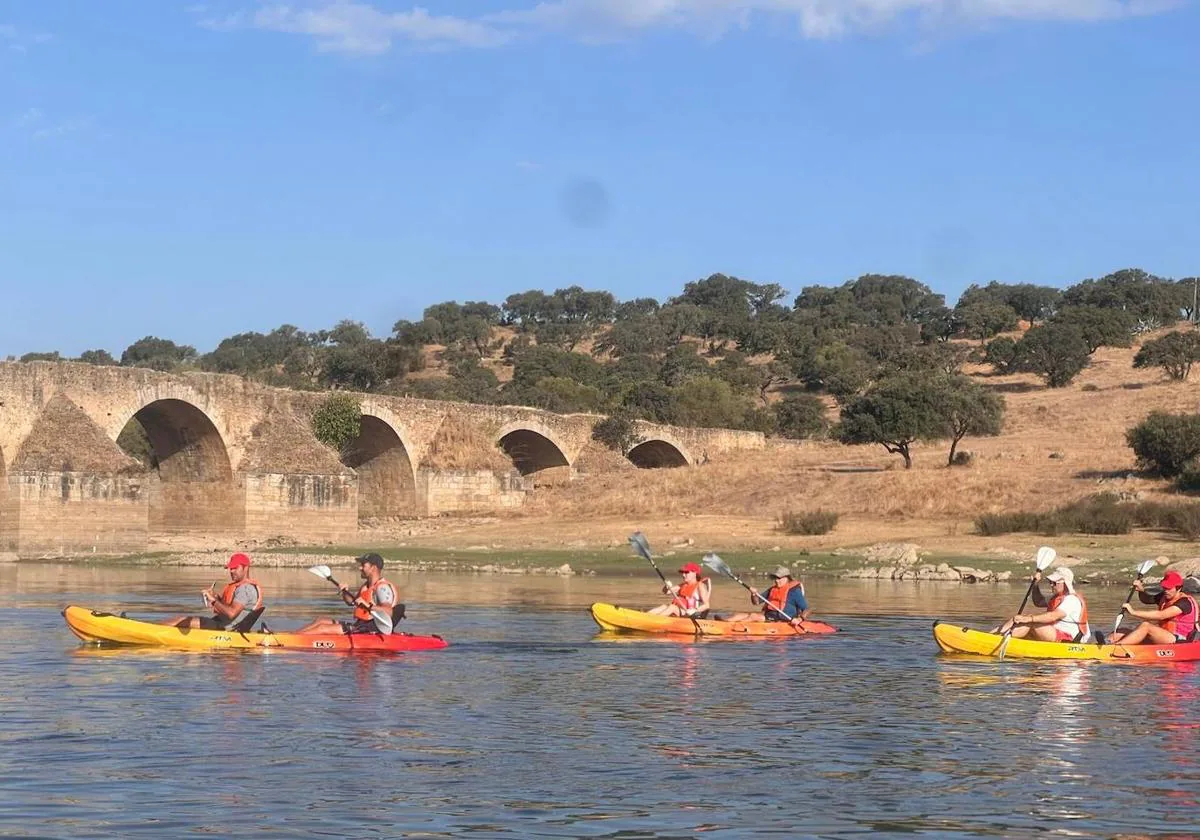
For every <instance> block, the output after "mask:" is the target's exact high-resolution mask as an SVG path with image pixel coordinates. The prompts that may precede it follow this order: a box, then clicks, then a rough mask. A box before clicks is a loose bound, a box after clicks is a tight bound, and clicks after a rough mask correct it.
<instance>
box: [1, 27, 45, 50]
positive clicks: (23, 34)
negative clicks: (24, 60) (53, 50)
mask: <svg viewBox="0 0 1200 840" xmlns="http://www.w3.org/2000/svg"><path fill="white" fill-rule="evenodd" d="M51 40H53V39H52V38H51V37H50V35H48V34H47V33H45V32H30V31H29V30H26V29H21V28H19V27H16V26H13V25H12V24H10V23H0V43H4V44H6V45H7V46H8V49H9V50H10V51H11V52H19V53H23V52H28V51H29V48H30V47H33V46H37V45H39V44H46V43H49V42H50V41H51Z"/></svg>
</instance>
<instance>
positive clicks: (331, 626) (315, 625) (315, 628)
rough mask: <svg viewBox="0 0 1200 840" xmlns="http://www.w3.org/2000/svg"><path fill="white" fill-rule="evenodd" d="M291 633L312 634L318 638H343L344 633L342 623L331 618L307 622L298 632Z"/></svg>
mask: <svg viewBox="0 0 1200 840" xmlns="http://www.w3.org/2000/svg"><path fill="white" fill-rule="evenodd" d="M290 632H292V633H313V634H316V635H318V636H344V635H345V633H346V630H345V628H343V627H342V623H341V622H340V621H337V620H335V619H332V618H318V619H317V620H316V621H312V622H309V623H308V624H306V625H304V626H303V627H301V628H300V629H299V630H292V631H290Z"/></svg>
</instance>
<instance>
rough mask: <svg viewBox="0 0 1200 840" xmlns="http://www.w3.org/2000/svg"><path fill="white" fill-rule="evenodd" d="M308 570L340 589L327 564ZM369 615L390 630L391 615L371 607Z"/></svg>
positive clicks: (311, 567) (340, 586)
mask: <svg viewBox="0 0 1200 840" xmlns="http://www.w3.org/2000/svg"><path fill="white" fill-rule="evenodd" d="M308 570H309V571H310V572H312V573H313V574H314V575H316V576H317V577H319V578H325V580H327V581H329V582H330V583H332V584H333V585H334V586H336V587H337V588H338V591H339V592H340V591H341V589H342V585H341V584H340V583H338V582H337V581H336V580H334V579H333V572H332V571H330V569H329V567H328V566H310V567H309V569H308ZM371 617H372V618H373V619H375V620H376V621H377V622H379V626H381V627H386V628H388V632H391V629H392V617H391V616H390V615H386V614H385V613H383V612H381V611H379V610H377V609H372V610H371Z"/></svg>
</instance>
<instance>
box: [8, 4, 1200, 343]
mask: <svg viewBox="0 0 1200 840" xmlns="http://www.w3.org/2000/svg"><path fill="white" fill-rule="evenodd" d="M427 5H428V6H429V7H430V8H431V11H428V12H426V11H421V10H420V9H414V7H413V6H411V5H408V4H406V3H401V2H391V0H376V2H374V3H373V4H372V3H370V2H366V0H364V2H353V3H352V2H330V0H308V1H307V2H306V1H305V0H293V1H292V2H290V3H258V2H255V0H219V2H207V3H203V4H200V3H196V4H187V3H179V4H176V3H171V2H167V1H166V0H162V2H158V0H105V2H103V3H98V2H75V3H47V2H44V0H5V1H4V2H2V3H0V278H2V280H3V286H4V291H3V294H2V295H0V301H2V304H0V306H2V307H3V308H2V310H0V317H2V319H0V325H2V326H0V357H2V356H4V355H7V354H21V353H24V352H28V351H32V350H51V349H57V350H60V351H62V352H64V353H67V354H77V353H78V352H80V351H82V350H84V349H87V348H92V347H103V348H106V349H109V350H110V351H112V352H113V353H115V354H119V353H120V351H121V350H122V349H123V348H124V347H126V346H127V345H128V344H130V343H131V342H133V341H135V340H136V339H138V338H140V337H142V336H144V335H148V334H154V335H159V336H161V337H166V338H171V339H174V340H176V341H179V342H182V343H189V344H193V345H195V346H196V347H197V348H198V349H200V350H201V351H206V350H209V349H211V348H212V347H213V346H215V344H216V343H217V342H218V341H219V340H220V339H221V338H222V337H224V336H228V335H231V334H233V333H236V332H241V331H245V330H263V331H265V330H269V329H272V328H274V327H275V326H278V325H279V324H281V323H285V322H286V323H293V324H296V325H298V326H300V327H302V328H305V329H318V328H321V327H328V326H332V325H333V324H334V323H335V322H336V321H338V320H340V319H342V318H352V319H355V320H361V321H363V322H365V323H366V324H367V326H368V327H369V328H370V329H371V330H372V331H373V332H374V333H375V334H377V335H386V334H387V333H388V332H389V331H390V329H391V325H392V323H393V322H394V321H396V320H397V319H399V318H416V317H419V315H420V312H421V310H422V309H423V308H424V307H425V306H427V305H429V304H431V303H435V302H438V301H442V300H449V299H457V300H460V301H462V300H468V299H472V300H478V299H483V300H490V301H493V302H496V303H499V302H501V301H502V300H503V299H504V297H506V296H507V295H508V294H510V293H512V292H516V291H523V290H525V289H530V288H544V289H547V290H550V289H554V288H557V287H561V286H568V285H572V284H579V285H582V286H584V287H587V288H604V289H609V290H611V291H613V292H614V293H615V294H616V295H617V296H618V297H619V298H622V299H624V298H631V297H637V296H643V295H651V296H655V297H658V298H660V299H663V298H666V297H667V296H669V295H672V294H675V293H677V292H678V291H679V290H680V289H681V288H682V286H683V284H684V283H686V282H688V281H690V280H694V279H698V278H700V277H703V276H706V275H708V274H710V273H713V272H717V271H723V272H726V273H731V274H737V275H738V276H741V277H744V278H746V279H750V280H754V281H757V282H764V283H766V282H773V283H779V284H780V285H782V286H784V287H785V288H787V289H789V290H790V291H791V292H792V293H795V292H797V291H798V290H799V289H800V288H801V287H802V286H804V285H809V284H814V283H821V284H829V285H832V284H840V283H842V282H844V281H846V280H848V279H851V278H853V277H855V276H858V275H859V274H862V273H866V272H888V273H904V274H908V275H910V276H913V277H916V278H918V279H920V280H922V281H924V282H926V283H928V284H929V285H931V286H932V287H933V288H934V289H935V290H937V291H939V292H942V293H944V294H946V295H947V297H948V299H949V300H950V301H951V302H953V300H954V298H955V297H956V296H957V294H958V293H959V292H960V291H961V290H962V289H963V288H964V287H965V286H966V285H967V284H969V283H972V282H977V283H985V282H987V281H989V280H993V279H994V280H1001V281H1006V282H1037V283H1047V284H1053V285H1068V284H1070V283H1073V282H1076V281H1078V280H1080V279H1083V278H1085V277H1089V276H1099V275H1102V274H1104V273H1107V272H1108V271H1112V270H1115V269H1118V268H1122V267H1127V266H1140V267H1144V268H1146V269H1147V270H1150V271H1153V272H1156V273H1159V274H1163V275H1166V276H1175V277H1182V276H1189V275H1192V274H1195V273H1197V272H1200V250H1198V249H1197V247H1196V245H1195V243H1196V241H1197V234H1198V232H1200V212H1198V210H1197V200H1198V196H1200V109H1198V108H1197V107H1196V103H1197V102H1200V50H1198V49H1197V48H1196V44H1197V43H1200V8H1198V7H1197V6H1198V5H1200V4H1197V3H1195V2H1187V0H1182V2H1170V0H1162V2H1158V0H1145V2H1133V0H1130V2H1122V0H547V1H546V2H542V3H540V4H537V3H536V0H504V2H500V0H497V2H491V3H483V2H477V1H475V0H458V1H457V2H455V1H454V0H447V2H438V3H434V2H432V0H430V2H428V3H427Z"/></svg>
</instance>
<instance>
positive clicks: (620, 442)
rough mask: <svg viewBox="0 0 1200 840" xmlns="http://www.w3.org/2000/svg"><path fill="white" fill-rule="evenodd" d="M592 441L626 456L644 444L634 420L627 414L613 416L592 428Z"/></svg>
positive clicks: (600, 421) (597, 422) (599, 421)
mask: <svg viewBox="0 0 1200 840" xmlns="http://www.w3.org/2000/svg"><path fill="white" fill-rule="evenodd" d="M592 440H594V441H597V442H598V443H601V444H603V445H604V446H607V447H608V448H609V449H611V450H613V451H614V452H620V453H621V454H622V455H624V454H625V453H626V452H628V451H629V450H631V449H633V447H635V446H637V445H638V444H639V443H641V442H642V438H641V435H639V434H638V433H637V429H635V428H634V425H633V418H632V417H630V416H629V415H628V414H625V413H623V412H622V413H618V414H611V415H609V416H608V417H605V418H604V419H603V420H597V421H596V425H594V426H592Z"/></svg>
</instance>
